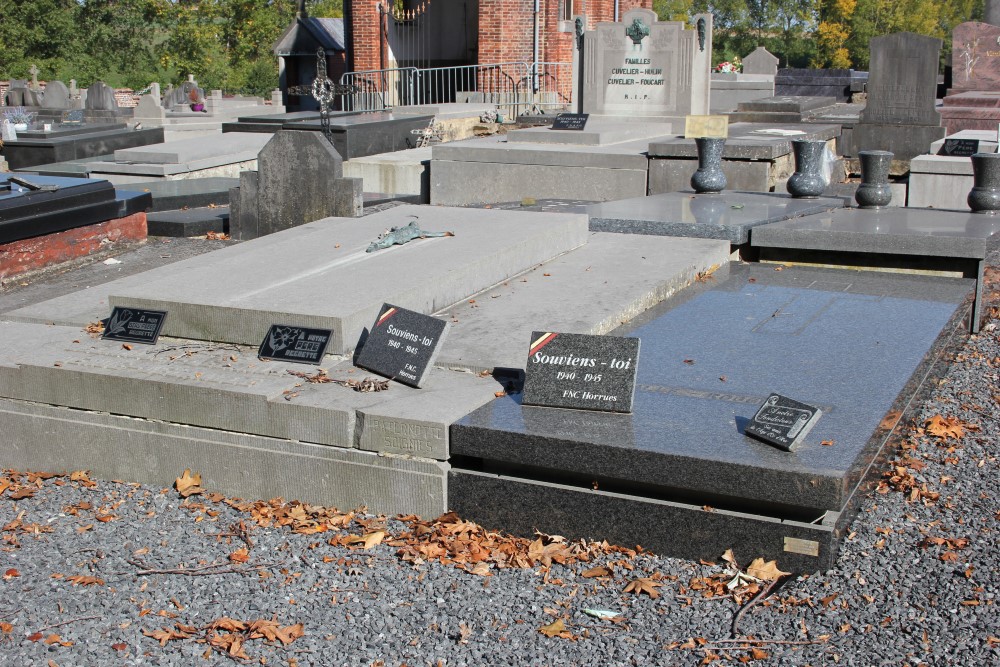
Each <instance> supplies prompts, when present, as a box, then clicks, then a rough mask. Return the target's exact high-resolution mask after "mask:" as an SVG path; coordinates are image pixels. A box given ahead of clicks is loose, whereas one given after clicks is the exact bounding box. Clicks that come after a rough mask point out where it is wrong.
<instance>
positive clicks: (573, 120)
mask: <svg viewBox="0 0 1000 667" xmlns="http://www.w3.org/2000/svg"><path fill="white" fill-rule="evenodd" d="M588 118H590V114H589V113H561V114H559V115H558V116H556V119H555V120H554V121H552V129H553V130H582V129H583V128H584V127H586V125H587V119H588Z"/></svg>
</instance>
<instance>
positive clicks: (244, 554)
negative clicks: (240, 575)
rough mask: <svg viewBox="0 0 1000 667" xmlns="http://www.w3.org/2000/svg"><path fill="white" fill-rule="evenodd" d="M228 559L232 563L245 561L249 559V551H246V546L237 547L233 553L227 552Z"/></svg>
mask: <svg viewBox="0 0 1000 667" xmlns="http://www.w3.org/2000/svg"><path fill="white" fill-rule="evenodd" d="M229 560H230V561H232V562H233V563H246V562H247V561H249V560H250V552H249V551H247V549H246V547H243V548H242V549H237V550H236V551H234V552H233V553H231V554H229Z"/></svg>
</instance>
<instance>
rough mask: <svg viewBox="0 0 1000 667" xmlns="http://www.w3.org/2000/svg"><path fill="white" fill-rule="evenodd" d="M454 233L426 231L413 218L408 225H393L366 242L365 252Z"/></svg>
mask: <svg viewBox="0 0 1000 667" xmlns="http://www.w3.org/2000/svg"><path fill="white" fill-rule="evenodd" d="M454 235H455V233H454V232H426V231H424V230H422V229H420V227H418V226H417V221H416V220H414V221H413V222H411V223H410V224H408V225H403V226H402V227H393V228H392V229H390V230H389V231H387V232H383V233H382V234H381V235H380V236H379V237H378V238H377V239H375V240H374V241H372V242H371V243H370V244H368V249H367V250H365V252H375V251H376V250H384V249H385V248H388V247H390V246H394V245H403V244H404V243H409V242H410V241H414V240H416V239H432V238H440V237H442V236H454Z"/></svg>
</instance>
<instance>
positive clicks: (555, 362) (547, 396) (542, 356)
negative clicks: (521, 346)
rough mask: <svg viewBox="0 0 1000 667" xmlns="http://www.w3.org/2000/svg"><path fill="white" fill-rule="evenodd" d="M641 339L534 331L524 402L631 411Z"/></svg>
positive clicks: (551, 405) (548, 405) (561, 406)
mask: <svg viewBox="0 0 1000 667" xmlns="http://www.w3.org/2000/svg"><path fill="white" fill-rule="evenodd" d="M638 365H639V339H638V338H617V337H614V336H586V335H583V334H567V333H553V332H551V331H549V332H546V331H535V332H533V333H532V334H531V345H530V347H529V348H528V364H527V367H526V368H525V373H524V395H523V397H522V403H523V404H524V405H541V406H547V407H554V408H576V409H578V410H603V411H605V412H632V398H633V396H634V395H635V371H636V367H637V366H638Z"/></svg>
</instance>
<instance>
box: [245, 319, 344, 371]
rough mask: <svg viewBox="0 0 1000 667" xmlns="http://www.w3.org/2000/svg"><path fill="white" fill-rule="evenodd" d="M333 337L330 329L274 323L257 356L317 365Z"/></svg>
mask: <svg viewBox="0 0 1000 667" xmlns="http://www.w3.org/2000/svg"><path fill="white" fill-rule="evenodd" d="M332 337H333V332H332V331H330V330H329V329H309V328H307V327H294V326H290V325H287V324H272V325H271V328H270V329H268V330H267V335H266V336H264V341H263V342H262V343H261V344H260V348H258V350H257V357H258V358H259V359H274V360H275V361H293V362H295V363H298V364H313V365H316V364H319V363H320V362H321V361H322V360H323V355H324V354H326V346H327V345H329V344H330V339H331V338H332Z"/></svg>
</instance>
